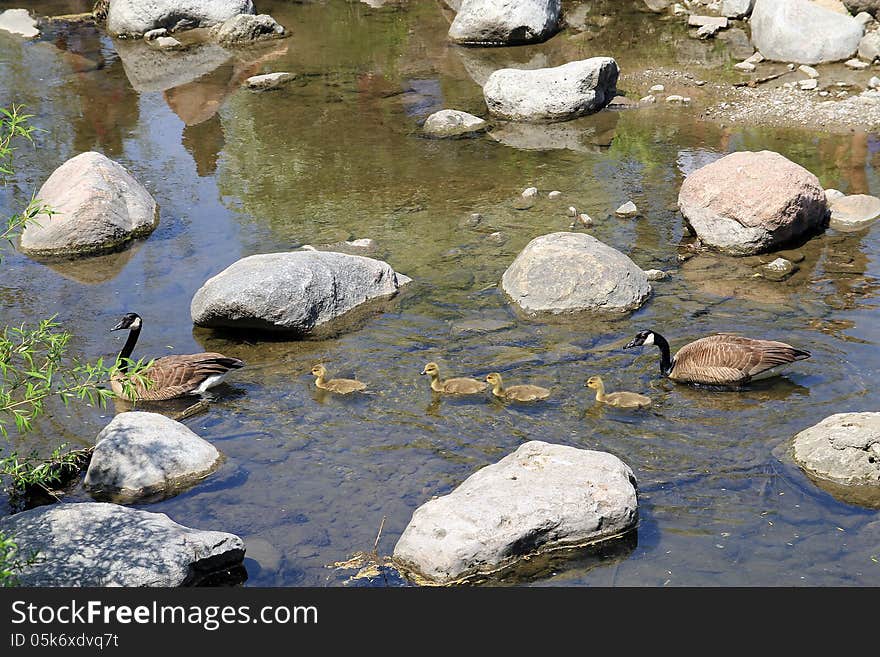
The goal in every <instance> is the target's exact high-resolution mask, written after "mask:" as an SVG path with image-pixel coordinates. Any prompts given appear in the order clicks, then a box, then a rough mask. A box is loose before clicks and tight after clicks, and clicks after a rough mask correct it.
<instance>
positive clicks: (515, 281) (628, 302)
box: [501, 232, 651, 314]
mask: <svg viewBox="0 0 880 657" xmlns="http://www.w3.org/2000/svg"><path fill="white" fill-rule="evenodd" d="M501 287H502V289H503V290H504V292H505V293H506V294H507V295H508V296H509V297H510V299H511V300H512V301H513V302H514V303H515V304H516V305H517V306H519V307H520V308H521V309H523V310H524V311H525V312H527V313H554V314H558V313H570V312H581V311H594V312H612V313H621V312H627V311H630V310H635V309H636V308H639V307H640V306H641V305H642V304H643V303H644V302H645V301H646V300H647V299H648V297H649V296H650V295H651V286H650V285H649V284H648V278H647V276H646V275H645V272H644V271H642V269H641V268H640V267H638V266H637V265H636V264H635V263H634V262H633V261H632V260H630V259H629V258H628V257H627V256H625V255H624V254H623V253H621V252H620V251H617V250H616V249H613V248H611V247H610V246H608V245H607V244H603V243H602V242H600V241H599V240H597V239H596V238H595V237H592V236H591V235H586V234H584V233H567V232H560V233H550V234H549V235H543V236H541V237H536V238H535V239H533V240H532V241H531V242H529V243H528V244H527V245H526V247H525V248H524V249H523V250H522V252H521V253H520V254H519V255H518V256H517V257H516V259H515V260H514V261H513V263H512V264H511V265H510V267H508V268H507V271H505V272H504V275H503V276H502V277H501Z"/></svg>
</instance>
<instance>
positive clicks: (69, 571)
mask: <svg viewBox="0 0 880 657" xmlns="http://www.w3.org/2000/svg"><path fill="white" fill-rule="evenodd" d="M0 532H3V533H4V534H6V535H7V536H14V537H15V541H16V543H17V544H18V554H19V555H21V556H22V557H24V555H29V554H31V553H36V554H38V555H39V558H38V559H36V560H35V561H34V562H33V563H30V564H28V565H26V566H25V567H24V569H23V570H22V571H21V572H20V573H18V575H17V578H18V582H19V584H20V585H22V586H76V587H84V586H101V587H104V586H162V587H168V586H187V585H191V584H198V583H199V582H200V581H202V580H204V579H205V578H206V577H207V576H209V575H211V574H213V573H216V572H220V571H224V570H226V569H230V568H235V567H238V566H241V563H242V560H243V559H244V543H243V542H242V540H241V539H240V538H239V537H238V536H235V535H234V534H227V533H225V532H215V531H204V530H200V529H190V528H189V527H184V526H183V525H179V524H177V523H176V522H173V521H172V520H171V519H169V518H168V516H167V515H165V514H164V513H150V512H148V511H140V510H137V509H130V508H128V507H124V506H120V505H118V504H107V503H101V502H83V503H75V504H54V505H51V506H41V507H37V508H36V509H31V510H30V511H24V512H22V513H16V514H15V515H12V516H8V517H6V518H0Z"/></svg>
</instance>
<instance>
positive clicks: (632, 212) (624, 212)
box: [614, 201, 639, 217]
mask: <svg viewBox="0 0 880 657" xmlns="http://www.w3.org/2000/svg"><path fill="white" fill-rule="evenodd" d="M614 214H616V215H617V216H618V217H636V216H638V214H639V209H638V208H637V207H636V204H635V203H633V202H632V201H627V202H626V203H624V204H623V205H621V206H620V207H619V208H617V209H616V210H615V211H614Z"/></svg>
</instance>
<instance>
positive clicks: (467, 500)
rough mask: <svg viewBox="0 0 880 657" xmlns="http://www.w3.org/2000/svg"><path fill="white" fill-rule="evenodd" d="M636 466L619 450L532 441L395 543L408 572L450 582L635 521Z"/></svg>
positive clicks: (439, 501)
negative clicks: (618, 454) (625, 460)
mask: <svg viewBox="0 0 880 657" xmlns="http://www.w3.org/2000/svg"><path fill="white" fill-rule="evenodd" d="M637 521H638V500H637V494H636V478H635V475H633V472H632V470H631V469H630V468H629V467H628V466H627V465H626V464H625V463H623V462H622V461H621V460H620V459H618V458H617V457H616V456H613V455H611V454H607V453H605V452H597V451H593V450H586V449H577V448H574V447H566V446H563V445H551V444H549V443H545V442H541V441H537V440H533V441H529V442H527V443H525V444H523V445H521V446H520V447H519V448H518V449H517V450H516V451H515V452H513V453H512V454H509V455H508V456H506V457H504V458H503V459H501V460H500V461H499V462H498V463H495V464H493V465H488V466H486V467H484V468H482V469H481V470H478V471H477V472H475V473H474V474H472V475H471V476H470V477H468V478H467V479H466V480H465V481H464V482H463V483H462V484H461V485H460V486H458V488H456V489H455V490H454V491H452V492H451V493H449V494H448V495H444V496H442V497H438V498H436V499H433V500H430V501H429V502H426V503H425V504H423V505H422V506H420V507H419V508H418V509H416V511H415V512H414V513H413V517H412V520H410V522H409V524H408V525H407V527H406V529H405V530H404V531H403V534H402V535H401V537H400V540H399V541H398V542H397V545H396V546H395V548H394V557H393V559H394V562H395V564H397V565H398V566H399V567H400V568H401V569H402V570H403V571H404V572H408V573H410V574H412V575H414V576H415V577H416V578H423V579H425V580H427V581H428V582H429V583H432V584H449V583H453V582H458V581H461V580H463V579H466V578H468V577H473V576H476V575H482V574H488V573H492V572H496V571H498V570H500V569H503V568H505V567H508V566H510V565H512V564H514V563H516V562H517V561H519V560H521V559H523V558H526V557H530V556H533V555H536V554H543V553H546V552H550V551H552V550H558V549H560V548H565V547H575V546H586V545H591V544H596V543H600V542H605V541H609V540H612V539H615V538H618V537H620V536H622V535H624V534H625V533H626V532H628V531H629V530H631V529H633V528H634V527H635V526H636V523H637Z"/></svg>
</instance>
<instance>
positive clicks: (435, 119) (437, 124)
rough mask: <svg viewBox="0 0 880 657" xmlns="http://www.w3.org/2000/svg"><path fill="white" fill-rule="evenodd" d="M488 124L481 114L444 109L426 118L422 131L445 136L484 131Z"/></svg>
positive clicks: (438, 136)
mask: <svg viewBox="0 0 880 657" xmlns="http://www.w3.org/2000/svg"><path fill="white" fill-rule="evenodd" d="M488 126H489V124H488V123H486V122H485V121H484V120H483V119H481V118H480V117H479V116H474V115H473V114H468V113H467V112H462V111H461V110H453V109H444V110H440V111H439V112H434V113H433V114H431V116H429V117H428V118H427V119H425V125H423V126H422V131H423V132H424V133H425V134H426V135H428V136H430V137H437V138H445V137H458V136H460V135H468V134H473V133H475V132H482V131H483V130H485V129H486V128H487V127H488Z"/></svg>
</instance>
